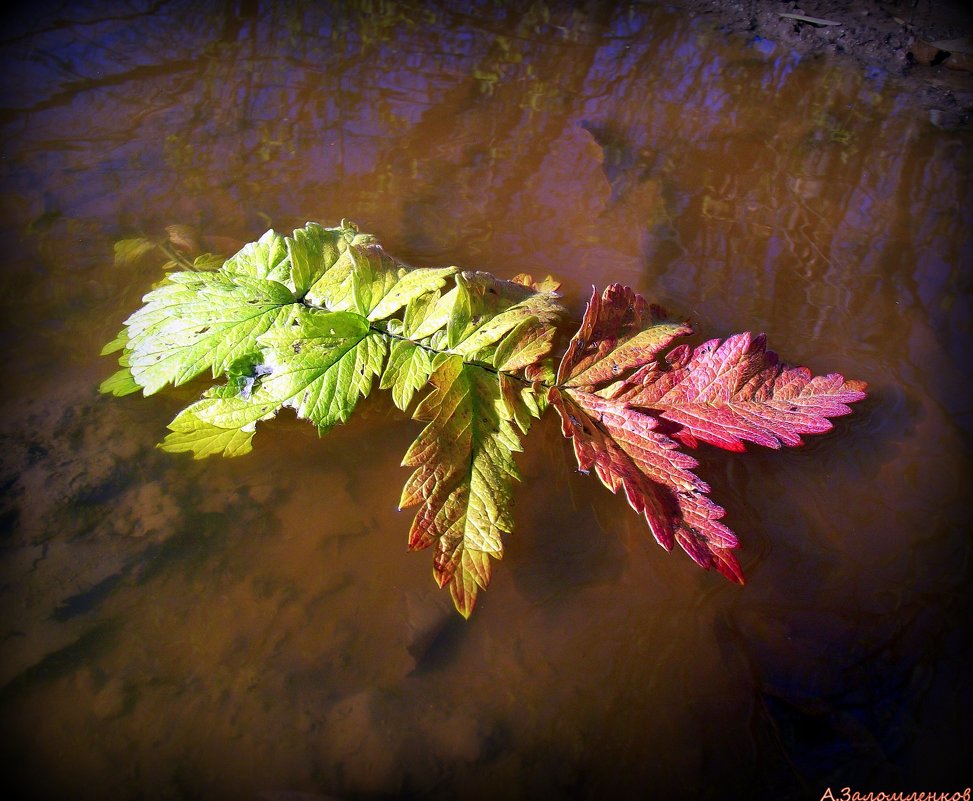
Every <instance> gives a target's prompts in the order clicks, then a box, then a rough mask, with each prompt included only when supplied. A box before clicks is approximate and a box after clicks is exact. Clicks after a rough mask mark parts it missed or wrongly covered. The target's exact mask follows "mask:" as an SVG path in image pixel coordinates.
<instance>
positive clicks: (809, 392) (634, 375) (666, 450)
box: [551, 284, 865, 583]
mask: <svg viewBox="0 0 973 801" xmlns="http://www.w3.org/2000/svg"><path fill="white" fill-rule="evenodd" d="M690 331H691V329H690V328H689V326H688V325H686V324H685V323H672V322H669V321H667V320H666V319H665V317H664V315H663V314H662V312H661V311H660V310H658V309H653V308H652V307H649V305H648V304H647V303H646V302H645V300H644V299H643V298H642V297H640V296H639V295H637V294H636V293H635V292H633V291H632V290H631V289H630V288H628V287H623V286H620V285H619V284H613V285H611V286H609V287H608V288H607V289H606V290H605V291H604V293H603V294H602V295H601V296H599V295H598V293H597V292H594V293H593V294H592V297H591V301H590V302H589V304H588V308H587V310H586V312H585V316H584V320H583V321H582V323H581V328H580V330H579V331H578V332H577V333H576V334H575V336H574V337H573V338H572V340H571V343H570V345H569V346H568V349H567V352H566V353H565V354H564V357H563V359H562V360H561V364H560V367H559V369H558V384H559V386H558V387H554V388H552V389H551V402H552V403H553V404H554V406H555V408H556V409H557V411H558V414H559V415H560V416H561V423H562V430H563V433H564V436H565V437H568V438H569V439H571V440H573V442H574V450H575V455H576V457H577V461H578V466H579V467H580V469H581V470H582V471H585V472H587V471H589V470H591V469H594V470H595V472H596V474H597V476H598V478H599V479H600V480H601V481H602V483H603V484H604V485H605V486H606V487H608V488H609V489H610V490H611V491H612V492H617V491H618V490H619V489H623V490H624V491H625V496H626V498H627V500H628V502H629V504H630V505H631V506H632V508H633V509H635V511H636V512H638V513H639V514H642V515H643V516H644V517H645V519H646V522H647V523H648V524H649V529H650V530H651V532H652V534H653V536H654V537H655V539H656V541H658V543H659V544H660V545H662V546H663V547H664V548H666V550H669V549H670V548H671V547H672V546H673V544H674V543H676V542H678V543H679V545H680V546H682V548H683V550H685V551H686V552H687V553H688V554H689V556H690V557H692V559H693V560H694V561H696V562H697V563H698V564H700V565H701V566H703V567H705V568H716V569H717V570H719V571H720V572H721V573H723V574H724V575H725V576H727V577H728V578H730V579H732V580H734V581H738V582H740V583H742V582H743V575H742V572H741V571H740V568H739V565H738V564H737V561H736V559H735V557H734V556H733V555H732V553H730V550H731V549H732V548H734V547H736V544H737V541H736V537H735V536H734V535H733V533H732V532H731V531H730V530H729V529H728V528H727V527H726V526H725V525H724V524H723V523H721V522H719V521H720V518H722V517H723V515H724V510H723V509H722V508H721V507H719V506H717V505H716V504H715V503H713V501H711V500H710V499H709V498H708V497H707V493H708V492H709V487H708V486H707V485H706V484H705V483H704V482H703V481H701V480H700V479H699V478H698V477H697V476H696V475H695V474H693V473H692V472H691V471H692V470H693V468H695V467H696V466H697V462H696V461H695V460H694V459H693V458H692V457H690V456H688V455H686V454H684V453H681V452H680V451H679V450H678V447H679V445H680V444H682V445H686V446H689V447H695V446H696V444H697V439H699V440H703V441H705V442H709V443H711V444H713V445H717V446H719V447H722V448H725V449H727V450H733V451H742V450H743V449H744V445H743V441H744V440H748V441H750V442H755V443H758V444H761V445H766V446H768V447H773V448H779V447H780V446H781V445H782V444H783V445H800V444H801V436H800V435H801V434H810V433H821V432H823V431H827V430H829V429H830V428H831V423H830V422H829V421H828V419H827V418H829V417H837V416H840V415H844V414H848V413H849V412H850V411H851V410H850V409H849V408H848V406H847V404H849V403H853V402H855V401H858V400H861V399H862V398H864V397H865V393H864V388H865V387H864V384H862V383H860V382H856V381H848V382H846V381H844V379H843V378H842V377H841V376H839V375H837V374H831V375H827V376H818V377H814V376H812V375H811V373H810V371H809V370H807V369H806V368H803V367H797V368H788V367H785V366H783V365H781V364H780V363H779V362H778V360H777V356H776V354H774V353H772V352H770V351H768V350H767V349H766V347H765V342H764V338H763V337H762V336H760V337H755V338H753V337H751V336H750V335H749V334H739V335H737V336H734V337H730V338H729V339H728V340H727V341H726V342H725V343H723V344H722V345H720V344H719V342H718V341H716V340H712V341H710V342H707V343H704V344H703V345H700V346H699V347H698V348H696V350H694V351H690V350H689V348H688V347H687V346H685V345H680V346H678V347H676V348H674V349H673V350H671V351H670V352H669V353H668V354H667V355H666V356H665V357H662V358H660V354H662V353H663V351H664V350H665V349H666V348H667V347H668V346H669V345H670V344H671V343H672V342H673V341H674V340H675V339H676V338H677V337H679V336H683V335H686V334H688V333H690Z"/></svg>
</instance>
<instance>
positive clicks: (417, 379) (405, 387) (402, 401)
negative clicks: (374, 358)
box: [380, 339, 432, 411]
mask: <svg viewBox="0 0 973 801" xmlns="http://www.w3.org/2000/svg"><path fill="white" fill-rule="evenodd" d="M431 373H432V356H431V354H430V352H429V351H428V350H426V348H424V347H422V346H421V345H417V344H416V343H415V342H410V341H409V340H402V339H400V340H397V341H396V342H395V343H394V344H393V345H392V349H391V351H390V352H389V360H388V363H387V364H386V365H385V372H384V373H383V374H382V382H381V384H380V386H381V388H382V389H391V390H392V401H393V403H395V405H396V406H397V407H398V408H399V409H401V410H402V411H405V410H406V409H407V408H408V407H409V404H410V403H412V398H413V396H414V395H415V393H416V392H417V391H419V390H420V389H421V388H422V387H423V386H424V385H425V383H426V381H428V380H429V376H430V374H431Z"/></svg>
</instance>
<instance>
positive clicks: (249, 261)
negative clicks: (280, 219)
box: [223, 229, 291, 284]
mask: <svg viewBox="0 0 973 801" xmlns="http://www.w3.org/2000/svg"><path fill="white" fill-rule="evenodd" d="M223 269H224V270H225V271H226V272H227V273H228V274H230V275H235V276H242V277H248V278H263V279H265V280H269V281H277V282H279V283H281V284H288V283H290V277H291V270H290V260H289V259H288V253H287V243H286V242H285V241H284V237H282V236H281V235H280V234H278V233H277V232H276V231H274V230H273V229H271V230H269V231H267V233H265V234H264V235H263V236H262V237H260V239H258V240H257V241H256V242H250V243H249V244H247V245H244V246H243V248H242V249H241V250H240V252H239V253H237V254H235V255H233V256H230V258H228V259H227V260H226V263H225V264H224V265H223Z"/></svg>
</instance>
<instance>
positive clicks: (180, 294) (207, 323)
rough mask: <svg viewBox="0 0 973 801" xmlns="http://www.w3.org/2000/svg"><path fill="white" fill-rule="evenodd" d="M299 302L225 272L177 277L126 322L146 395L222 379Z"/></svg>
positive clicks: (278, 287) (261, 282)
mask: <svg viewBox="0 0 973 801" xmlns="http://www.w3.org/2000/svg"><path fill="white" fill-rule="evenodd" d="M293 299H294V298H293V295H292V293H291V291H290V290H289V289H288V288H287V287H286V286H284V285H283V284H280V283H278V282H276V281H270V280H265V279H261V278H252V277H248V276H245V275H241V274H237V275H227V274H226V273H225V272H222V271H220V272H216V273H194V272H181V273H172V274H171V275H169V276H168V278H167V280H166V282H165V283H163V284H162V285H161V286H160V287H158V288H157V289H154V290H153V291H152V292H150V293H149V294H148V295H146V296H145V298H144V300H145V306H143V307H142V308H141V309H139V310H138V311H137V312H135V314H133V315H132V316H131V317H129V318H128V320H127V321H126V323H125V324H126V325H127V326H128V338H129V341H128V344H127V346H126V347H127V350H126V353H127V354H128V358H129V362H130V366H131V371H132V376H133V378H134V380H135V381H136V383H138V384H139V385H140V386H141V387H143V391H144V393H145V394H146V395H151V394H152V393H154V392H158V390H160V389H161V388H162V387H163V386H165V385H166V384H173V385H176V386H178V385H179V384H184V383H185V382H187V381H189V380H191V379H193V378H195V377H196V376H197V375H199V374H200V373H202V372H204V371H206V370H210V371H211V372H212V375H213V376H214V377H216V376H217V375H219V374H220V373H221V372H223V371H224V370H226V368H227V367H228V366H229V365H230V364H232V363H233V362H234V361H236V360H237V359H239V358H240V357H241V356H245V355H246V354H247V353H250V352H251V351H253V350H254V349H255V347H256V340H257V337H258V336H260V335H261V334H263V333H264V332H265V331H267V330H268V329H269V328H271V327H272V326H273V325H275V324H276V323H277V322H278V321H279V320H280V319H281V317H282V316H286V314H287V309H288V308H289V307H291V306H292V305H293Z"/></svg>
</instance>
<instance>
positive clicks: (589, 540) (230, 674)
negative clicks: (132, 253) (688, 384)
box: [0, 1, 973, 801]
mask: <svg viewBox="0 0 973 801" xmlns="http://www.w3.org/2000/svg"><path fill="white" fill-rule="evenodd" d="M45 12H46V13H44V14H43V15H42V14H40V13H35V12H33V11H31V10H30V9H27V10H25V11H22V12H21V13H20V15H19V16H18V17H14V18H11V19H10V20H9V23H8V24H7V27H6V28H5V31H4V33H3V36H2V40H0V53H2V56H0V58H2V67H3V76H4V77H3V83H2V87H3V88H2V95H0V148H2V150H0V152H2V156H3V158H2V161H0V208H2V217H0V225H2V227H3V233H4V241H5V242H6V245H7V247H6V252H5V258H4V264H3V268H2V271H0V299H2V304H3V310H2V321H0V330H2V335H3V342H4V356H5V362H6V370H5V374H6V381H5V382H4V383H5V386H6V390H5V393H4V396H3V403H2V435H3V440H2V476H0V481H2V486H3V497H2V509H0V513H2V516H0V520H2V523H3V534H2V536H3V539H2V541H0V543H2V548H3V562H2V568H0V569H2V581H0V610H2V612H0V614H2V625H3V632H2V646H0V687H2V689H0V726H2V737H0V739H2V742H3V755H4V757H3V758H4V770H5V773H7V775H9V776H11V777H12V778H13V779H14V780H15V781H16V782H17V783H18V784H19V785H20V786H22V787H24V788H25V791H24V797H72V798H92V799H95V798H97V799H103V798H123V799H136V798H139V799H171V798H207V799H210V798H235V799H250V798H253V799H271V800H272V801H285V800H286V799H293V798H298V797H300V798H303V799H306V798H320V797H328V796H333V797H340V798H349V799H350V798H391V797H403V798H422V799H447V798H463V799H467V798H470V799H476V798H482V799H493V798H498V797H504V798H510V799H519V798H523V799H528V798H530V799H536V798H592V799H596V798H597V799H601V798H605V797H613V798H662V797H668V798H682V797H685V798H704V799H705V798H712V799H717V798H727V797H736V796H743V795H746V796H747V797H751V798H775V799H803V798H820V797H821V795H822V794H823V793H824V790H825V789H826V788H827V787H829V786H830V787H831V788H832V789H833V791H834V793H835V795H837V794H838V790H839V788H841V787H844V786H847V785H850V786H852V787H853V788H854V789H858V790H860V791H862V792H867V791H880V790H884V791H888V792H891V791H910V790H914V789H920V790H942V791H945V790H953V789H956V787H957V786H960V787H961V788H962V786H966V784H969V774H968V773H964V770H965V761H964V760H963V759H962V756H963V755H964V752H965V750H966V747H967V746H968V745H969V744H970V742H971V741H973V738H971V724H970V717H969V713H970V712H971V710H973V703H971V702H973V693H971V687H970V684H969V680H968V678H967V670H966V666H967V665H968V664H969V662H970V658H971V638H970V634H969V618H970V615H969V612H970V598H971V595H970V545H969V539H968V535H967V534H966V527H967V521H968V519H969V512H970V499H969V486H970V477H971V470H970V452H969V438H970V435H971V433H973V409H971V406H970V397H971V393H970V390H971V387H970V381H969V378H968V372H967V365H968V364H969V357H970V356H971V331H970V301H971V298H970V265H971V252H973V239H971V234H970V231H971V230H973V228H971V214H973V203H971V200H973V197H971V194H973V183H971V151H970V136H969V134H968V133H966V132H962V131H961V132H946V131H942V130H939V129H936V128H934V127H932V126H931V125H930V124H929V123H928V121H926V119H925V118H924V117H923V116H922V115H920V114H917V113H916V112H915V110H914V109H913V108H912V107H911V106H910V104H909V102H908V99H907V98H906V97H904V96H902V95H899V94H897V93H896V87H895V83H894V80H893V79H891V78H889V77H888V76H883V75H880V74H870V75H865V74H863V73H862V72H860V71H858V70H856V69H855V68H853V67H849V66H847V65H845V64H842V63H833V62H808V61H801V60H799V59H797V58H795V57H793V56H791V55H789V54H788V53H787V52H785V51H783V50H780V49H775V48H771V47H768V46H767V44H766V43H765V42H763V43H757V44H759V46H749V45H748V43H747V42H746V41H745V40H743V39H740V40H736V39H731V40H728V39H726V37H725V36H724V35H722V34H721V33H720V32H719V31H718V30H717V29H716V28H715V27H714V23H713V22H712V21H711V20H708V19H707V18H700V19H691V18H688V17H687V16H685V15H679V14H673V13H669V12H666V11H664V10H661V9H658V8H656V7H653V6H651V5H643V4H636V5H632V6H618V7H615V6H613V5H612V4H605V5H603V6H600V5H597V4H590V5H585V6H581V5H578V6H577V7H572V6H567V5H559V4H556V3H552V4H545V3H537V4H534V5H532V6H530V7H529V8H528V10H526V11H525V10H523V8H521V6H520V4H513V3H511V4H488V3H479V4H478V3H467V4H460V5H457V4H452V3H449V4H446V3H443V4H435V3H424V4H418V5H410V4H392V3H380V2H375V3H372V2H351V1H350V2H347V3H343V4H337V5H334V6H332V7H331V8H330V9H329V10H328V9H323V8H320V7H319V6H318V4H311V3H293V4H283V3H281V4H260V3H241V4H232V3H230V4H227V5H226V7H225V8H221V9H219V10H214V9H213V8H209V7H207V4H199V3H187V2H164V3H155V4H147V3H132V4H125V5H119V4H107V3H96V2H89V3H72V4H65V5H64V6H57V7H52V8H49V9H45ZM342 217H349V218H351V219H353V220H355V221H356V222H357V223H358V224H359V225H360V226H361V227H362V228H363V229H364V230H367V231H370V232H373V233H375V234H376V235H378V236H379V237H380V239H381V240H382V242H383V244H384V245H385V247H386V248H387V249H388V250H389V251H390V252H392V253H394V254H395V255H396V256H398V257H399V258H401V259H403V260H405V261H406V262H409V263H411V264H414V265H417V266H427V265H440V264H460V265H464V266H469V267H477V268H480V269H485V270H489V271H492V272H493V273H495V274H497V275H499V276H501V277H512V276H514V275H516V274H517V273H520V272H525V271H526V272H532V273H534V274H545V273H552V274H554V275H556V276H557V277H558V278H559V279H560V280H561V281H562V282H563V293H564V301H565V304H566V305H567V306H568V308H569V309H570V310H571V311H572V313H573V315H574V316H575V317H576V318H579V317H580V314H581V313H582V311H583V308H584V302H585V300H586V298H587V297H588V295H589V293H590V291H591V290H590V288H591V286H592V285H595V286H598V287H602V286H604V285H605V284H607V283H610V282H612V281H620V282H624V283H627V284H630V285H631V286H633V287H635V288H636V289H637V290H638V291H639V292H641V293H643V294H644V295H646V297H648V298H649V299H650V300H652V301H654V302H658V303H661V304H663V305H665V306H666V307H668V308H669V309H670V310H672V311H673V312H674V313H677V314H679V315H681V316H686V317H690V318H691V319H692V320H693V322H694V324H695V326H696V328H697V329H698V331H699V336H700V337H704V336H705V337H710V336H726V335H728V334H731V333H734V332H736V331H741V330H753V331H764V332H766V333H767V334H768V337H769V340H770V343H771V345H772V346H773V347H774V348H775V349H776V350H777V351H779V352H780V353H781V354H782V355H783V356H784V357H785V358H786V359H787V360H788V361H791V362H793V363H801V364H807V365H809V366H810V367H811V368H812V369H814V370H815V371H819V372H829V371H840V372H843V373H844V374H845V375H847V376H849V377H854V378H858V379H863V380H866V381H868V382H869V385H870V387H871V392H872V397H871V398H870V400H869V401H867V402H866V403H864V404H861V405H859V407H858V408H857V410H856V414H855V415H854V416H853V417H851V418H847V419H843V420H840V421H838V423H837V425H836V429H835V431H834V432H832V433H831V434H829V435H827V436H824V437H818V438H815V439H813V440H812V441H811V442H809V444H808V445H806V446H805V447H804V448H801V449H797V450H791V451H789V452H786V453H784V452H768V451H760V450H757V449H751V450H750V451H749V452H748V453H747V454H745V455H736V454H726V453H717V452H715V451H713V450H712V449H706V450H703V451H701V452H700V454H699V456H700V460H701V463H702V464H701V467H700V470H699V472H700V474H701V476H702V477H703V478H705V479H706V480H707V481H708V482H709V483H711V484H712V486H713V495H714V498H715V499H716V500H717V501H718V502H720V503H721V504H722V505H723V506H725V507H726V508H727V510H728V513H727V517H726V522H727V523H728V524H729V525H730V526H731V527H732V528H733V529H734V530H735V531H736V532H737V534H738V535H739V536H740V539H741V541H742V546H741V548H740V549H739V551H738V554H739V557H740V560H741V562H742V564H743V567H744V570H745V572H746V574H747V577H748V584H747V585H746V587H744V588H740V587H737V586H733V585H730V584H729V583H727V582H726V581H725V580H723V579H722V578H720V577H719V576H717V575H715V574H710V573H704V572H701V571H699V570H698V568H697V567H696V566H695V565H694V564H693V563H692V562H691V561H690V560H689V559H688V558H686V557H685V556H684V555H681V554H679V553H675V552H674V553H672V554H666V553H665V552H663V551H662V550H661V549H659V548H658V547H657V546H655V545H654V543H653V542H652V541H651V537H650V536H649V534H648V531H647V530H646V528H645V526H644V523H642V522H640V520H639V519H638V518H637V517H636V516H635V515H634V514H633V513H632V512H631V510H630V509H629V508H628V507H627V505H626V504H625V503H624V500H623V499H621V498H617V497H614V496H612V495H611V494H610V493H608V492H607V491H605V490H604V489H602V488H601V487H600V486H598V485H597V484H596V482H595V480H594V478H593V477H585V476H582V475H580V474H578V473H577V472H576V471H575V470H573V469H572V467H571V463H570V453H569V449H568V447H567V446H566V444H565V443H564V442H563V440H562V439H561V436H560V433H559V427H558V425H557V421H556V420H555V419H554V418H553V417H550V418H545V419H544V420H543V421H541V422H540V423H539V424H537V425H536V426H535V428H534V430H533V431H532V432H531V434H530V437H529V438H528V439H527V440H526V450H525V453H524V454H522V456H521V458H520V459H519V464H520V467H521V469H522V473H523V475H524V480H523V482H522V483H521V484H520V485H519V487H518V488H517V507H516V532H515V533H514V535H513V536H511V537H510V538H509V541H508V542H507V547H506V555H505V558H504V560H503V561H502V562H501V563H499V564H498V565H496V567H495V570H494V579H493V582H492V584H491V586H490V588H489V590H488V591H487V592H486V593H484V594H483V595H482V596H481V600H480V603H479V605H478V607H477V610H476V612H475V614H474V616H473V618H472V619H471V620H470V621H469V622H464V621H462V620H461V619H460V618H459V617H458V616H457V615H456V614H455V613H454V612H453V611H452V609H451V604H450V602H449V599H448V595H447V594H446V593H443V592H440V591H438V590H437V589H436V587H435V585H434V583H433V581H432V578H431V575H430V573H431V570H430V567H431V555H429V554H428V553H420V554H410V553H407V552H406V536H407V532H408V526H409V515H408V513H407V512H398V511H396V507H397V502H398V498H399V492H400V488H401V486H402V483H403V482H404V481H405V479H406V478H407V475H408V471H407V470H405V469H404V468H401V467H400V466H399V462H400V459H401V457H402V454H403V453H404V452H405V449H406V448H407V447H408V445H409V443H410V442H411V440H412V438H414V436H415V435H416V433H417V432H418V425H417V424H416V423H414V422H412V421H410V420H409V419H408V418H407V416H406V415H403V414H400V413H398V412H396V411H395V410H394V409H392V407H391V403H390V402H389V401H388V399H387V398H385V397H382V396H381V395H380V394H379V393H377V392H376V393H375V397H374V398H370V399H369V400H368V401H366V402H365V403H363V404H362V405H361V406H360V407H359V409H358V410H357V412H356V415H355V417H354V418H353V420H352V421H351V422H350V423H349V424H348V425H346V426H343V427H340V428H338V429H336V430H334V431H332V432H331V433H330V434H329V435H328V436H327V437H326V438H324V439H322V440H318V438H317V436H316V434H315V432H314V430H313V429H312V428H311V427H310V426H307V425H304V424H301V423H299V422H298V421H296V420H293V419H292V418H289V417H285V416H282V417H281V419H278V420H275V421H274V422H273V423H271V424H269V425H266V426H265V427H264V428H265V430H264V431H263V432H262V433H260V434H259V435H258V437H257V438H256V440H255V451H254V452H253V453H252V454H250V455H249V456H247V457H245V458H242V459H238V460H232V461H215V460H208V461H205V462H201V463H197V462H192V461H191V460H190V459H188V458H181V457H177V456H171V455H166V454H162V453H161V452H159V451H157V450H156V449H155V448H154V446H155V443H156V442H158V441H159V440H160V439H161V437H162V436H163V434H164V431H165V425H166V423H167V422H168V421H169V420H170V419H171V417H172V416H173V415H174V414H175V413H176V411H177V410H178V409H180V408H181V407H182V406H184V405H185V404H186V403H188V402H190V401H191V400H192V399H193V398H195V397H196V396H197V395H198V394H199V393H200V392H201V391H202V389H203V388H204V386H205V383H203V382H200V383H196V384H193V385H192V386H189V387H183V388H180V389H177V390H170V391H166V392H163V393H160V395H158V396H153V397H152V398H151V399H148V400H145V399H141V398H138V397H128V398H124V399H116V398H111V397H108V398H105V397H99V396H98V395H97V393H96V387H97V385H98V383H99V382H100V381H101V380H102V379H103V378H105V377H106V376H108V375H109V374H110V373H111V372H112V370H113V365H112V364H111V362H110V361H109V360H108V359H104V358H99V356H98V351H99V349H100V347H101V345H102V344H103V343H104V342H106V341H107V340H108V339H110V338H111V337H112V336H113V335H114V334H115V332H116V331H117V329H118V327H119V325H120V323H121V321H122V320H123V319H124V318H125V317H126V316H127V315H128V314H129V313H130V312H131V311H132V310H133V309H134V308H135V307H136V306H137V304H138V302H139V298H140V297H141V295H142V294H143V293H144V292H145V291H146V290H147V289H148V287H149V286H151V284H152V282H153V281H155V280H157V279H158V278H159V275H160V272H159V269H160V265H159V262H158V261H157V260H153V259H151V258H149V259H145V260H143V261H141V262H139V263H138V264H136V265H128V266H124V267H116V266H114V265H113V263H112V244H113V242H114V241H115V240H117V239H119V238H122V237H128V236H134V235H143V234H148V235H153V236H158V235H161V234H162V233H163V232H164V229H165V226H166V225H169V224H171V223H181V224H188V225H192V226H195V227H197V228H198V229H199V230H200V231H201V232H203V233H205V234H206V235H207V236H209V237H211V239H209V240H207V243H208V244H209V245H211V246H212V247H214V248H218V247H220V246H225V245H227V244H228V242H231V241H235V242H244V241H248V240H251V239H255V238H257V237H258V236H259V235H260V234H261V233H262V232H263V231H264V230H265V229H266V228H267V227H269V226H273V227H275V228H276V229H277V230H279V231H284V232H287V231H289V230H290V229H292V228H294V227H297V226H300V225H302V224H303V223H304V222H305V221H306V220H317V221H320V222H322V223H324V224H326V225H334V224H337V223H338V222H339V220H340V219H341V218H342ZM964 782H965V784H964ZM289 793H305V794H310V795H304V796H295V795H289Z"/></svg>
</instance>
